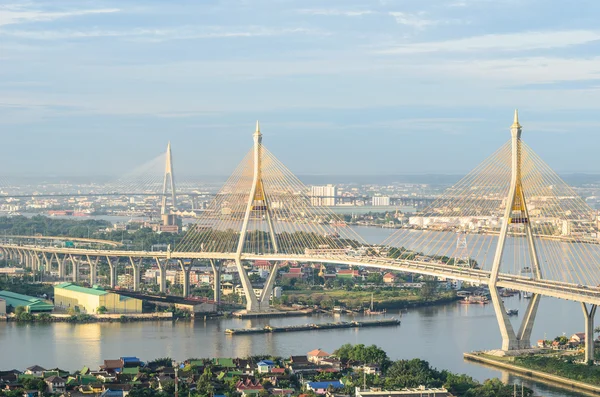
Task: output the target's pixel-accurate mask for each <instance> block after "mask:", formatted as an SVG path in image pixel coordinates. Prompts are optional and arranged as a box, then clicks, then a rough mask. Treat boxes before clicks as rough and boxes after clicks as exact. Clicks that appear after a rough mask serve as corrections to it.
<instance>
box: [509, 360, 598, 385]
mask: <svg viewBox="0 0 600 397" xmlns="http://www.w3.org/2000/svg"><path fill="white" fill-rule="evenodd" d="M582 359H583V357H582V356H581V355H573V356H562V355H554V354H552V355H550V354H548V355H534V356H522V357H515V360H514V361H513V362H512V364H515V365H518V366H520V367H525V368H528V369H532V370H537V371H543V372H545V373H548V374H552V375H557V376H562V377H565V378H568V379H572V380H576V381H579V382H585V383H589V384H591V385H596V386H600V367H598V366H594V365H583V364H578V363H576V361H581V360H582Z"/></svg>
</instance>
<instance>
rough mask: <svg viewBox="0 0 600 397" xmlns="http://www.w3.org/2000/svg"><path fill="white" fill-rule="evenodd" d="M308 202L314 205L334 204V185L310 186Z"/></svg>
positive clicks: (335, 194)
mask: <svg viewBox="0 0 600 397" xmlns="http://www.w3.org/2000/svg"><path fill="white" fill-rule="evenodd" d="M310 196H311V198H310V203H311V204H312V205H314V206H329V207H331V206H334V205H335V197H336V196H337V187H336V186H335V185H326V186H312V187H311V189H310Z"/></svg>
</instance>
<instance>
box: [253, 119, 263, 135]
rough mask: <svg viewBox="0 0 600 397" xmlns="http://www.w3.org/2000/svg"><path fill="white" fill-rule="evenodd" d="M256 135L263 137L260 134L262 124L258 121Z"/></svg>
mask: <svg viewBox="0 0 600 397" xmlns="http://www.w3.org/2000/svg"><path fill="white" fill-rule="evenodd" d="M254 134H256V135H261V133H260V123H259V122H258V120H256V131H254Z"/></svg>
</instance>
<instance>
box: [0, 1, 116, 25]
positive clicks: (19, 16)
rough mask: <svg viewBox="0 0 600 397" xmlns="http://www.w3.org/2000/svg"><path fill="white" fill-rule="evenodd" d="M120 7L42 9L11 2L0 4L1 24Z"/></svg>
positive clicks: (79, 14) (113, 10)
mask: <svg viewBox="0 0 600 397" xmlns="http://www.w3.org/2000/svg"><path fill="white" fill-rule="evenodd" d="M119 11H120V10H119V9H118V8H97V9H88V10H71V11H41V10H32V9H28V8H26V7H25V6H23V5H19V4H9V5H4V6H0V16H1V18H0V26H6V25H16V24H21V23H29V22H48V21H54V20H56V19H60V18H70V17H77V16H82V15H90V14H109V13H115V12H119Z"/></svg>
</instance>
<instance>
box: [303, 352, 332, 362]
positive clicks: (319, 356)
mask: <svg viewBox="0 0 600 397" xmlns="http://www.w3.org/2000/svg"><path fill="white" fill-rule="evenodd" d="M330 356H331V354H329V353H327V352H324V351H323V350H321V349H315V350H312V351H309V352H308V353H306V357H308V361H310V362H313V363H315V364H320V363H321V360H324V359H326V358H329V357H330Z"/></svg>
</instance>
